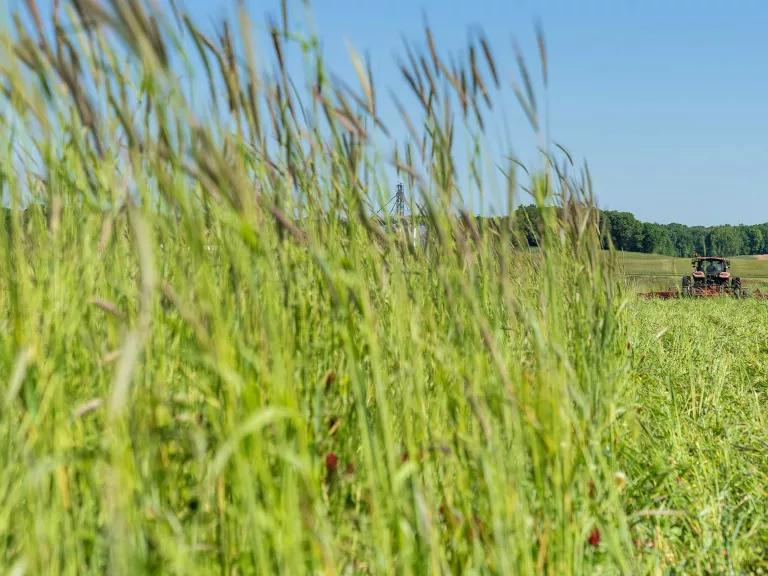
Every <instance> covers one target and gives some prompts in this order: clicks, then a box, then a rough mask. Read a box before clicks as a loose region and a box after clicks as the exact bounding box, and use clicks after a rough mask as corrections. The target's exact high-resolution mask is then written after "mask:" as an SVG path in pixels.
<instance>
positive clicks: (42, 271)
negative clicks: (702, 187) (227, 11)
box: [0, 0, 768, 575]
mask: <svg viewBox="0 0 768 576" xmlns="http://www.w3.org/2000/svg"><path fill="white" fill-rule="evenodd" d="M27 6H28V10H27V13H26V15H25V16H24V17H23V18H21V19H19V20H17V21H16V23H15V25H14V27H13V29H12V30H11V31H10V32H9V33H8V35H7V36H6V37H4V38H3V39H2V42H1V43H0V45H2V47H3V50H4V51H5V52H3V53H2V58H0V61H1V62H2V63H3V67H2V70H1V72H0V76H1V77H2V85H3V87H4V90H3V94H4V96H3V98H4V100H3V101H2V107H3V109H4V111H5V114H4V115H3V123H4V128H5V129H4V130H3V131H2V136H0V138H2V143H3V146H2V151H3V152H2V156H1V157H0V186H2V194H3V197H4V198H5V199H7V201H8V204H9V210H7V211H6V214H5V216H4V218H3V220H2V223H1V225H2V229H1V230H0V381H2V383H3V386H4V388H3V390H2V398H0V402H2V410H3V418H2V420H0V445H2V452H1V454H2V460H1V461H0V534H2V535H3V537H2V538H1V539H0V551H1V552H0V564H2V569H3V572H7V573H10V574H78V575H80V574H102V573H110V574H145V573H146V574H155V573H160V574H273V573H283V574H303V573H313V574H317V573H323V574H390V573H402V574H425V573H431V574H443V573H444V574H451V573H471V574H480V573H483V574H485V573H490V574H548V575H561V574H697V573H698V574H747V573H750V574H761V573H762V574H764V573H766V572H768V560H766V557H767V555H768V526H767V525H766V513H767V512H768V510H767V509H766V508H768V494H766V486H768V459H766V457H765V455H766V450H768V444H767V440H768V439H767V438H766V433H765V430H766V415H765V414H766V412H765V409H764V407H765V404H766V400H767V398H766V395H767V392H768V371H767V369H766V364H765V362H764V358H765V354H766V342H768V322H766V320H765V314H766V311H767V309H766V306H767V305H768V304H766V303H765V302H764V301H758V300H743V301H742V300H738V301H737V300H731V299H715V300H711V301H703V300H702V301H687V300H686V301H664V302H662V301H641V300H638V299H637V297H636V295H635V294H634V292H633V291H632V290H631V289H630V288H629V287H628V286H627V283H626V281H625V279H624V277H623V275H622V272H621V271H622V267H621V262H620V256H619V255H615V254H609V255H608V256H606V255H605V254H604V253H603V252H602V251H601V245H602V244H601V238H600V233H599V231H600V229H601V228H600V222H599V221H598V212H597V211H596V210H595V208H594V196H593V192H592V189H591V181H590V178H589V176H588V174H586V173H585V172H584V171H582V170H580V169H579V168H578V166H573V165H572V164H571V163H570V161H569V157H568V155H567V154H566V155H564V156H560V155H559V154H557V153H555V152H550V150H556V147H555V146H554V145H552V144H551V143H550V142H549V141H548V139H547V138H546V136H544V131H543V130H542V122H541V120H540V118H541V115H540V112H541V109H542V107H543V106H544V104H543V102H544V100H543V99H541V98H540V97H538V96H537V86H538V89H546V85H547V59H546V51H545V48H544V39H543V36H541V35H540V36H539V46H538V47H537V49H538V51H539V65H538V66H537V67H536V68H533V67H531V68H529V67H527V66H525V65H524V64H523V63H522V57H521V58H520V60H519V61H520V65H519V67H518V69H517V70H516V74H517V76H516V77H517V78H518V79H519V80H518V81H519V83H520V86H522V88H519V89H518V92H517V93H518V97H519V100H520V104H521V106H522V107H523V108H524V110H525V111H526V113H527V114H528V116H529V119H530V121H531V124H532V126H533V128H534V131H535V132H536V134H537V135H538V136H539V138H540V140H541V142H542V146H543V150H544V152H545V153H544V154H543V157H542V161H541V165H540V166H539V167H538V168H537V169H536V170H533V167H532V168H531V173H532V174H534V175H533V176H532V177H531V178H530V179H529V180H530V181H528V179H526V180H523V177H524V173H522V172H521V173H518V172H516V171H515V165H516V164H515V163H514V162H513V163H511V164H510V166H509V169H508V170H506V171H504V172H503V179H502V180H501V182H499V183H498V184H499V193H500V194H501V193H503V194H508V195H509V198H510V206H511V205H512V202H511V200H512V199H513V198H514V196H515V195H516V194H520V193H521V192H520V189H522V188H523V187H525V188H526V189H528V190H529V191H530V193H531V194H532V195H533V197H534V199H535V201H536V202H537V203H538V204H539V205H540V206H551V205H555V206H557V207H558V210H545V211H543V212H542V213H543V224H542V230H541V234H540V238H539V245H540V247H541V249H540V251H539V252H538V253H537V254H536V255H535V256H532V255H530V254H528V253H526V252H524V251H521V250H518V249H516V248H515V246H519V245H520V239H519V238H516V237H515V235H514V231H513V230H508V229H478V228H477V227H476V226H475V224H474V221H473V217H472V215H471V214H469V213H468V212H466V211H465V210H463V203H462V201H461V198H460V196H459V195H458V190H459V189H460V186H459V183H458V181H457V163H458V162H459V160H458V157H459V156H460V155H462V154H463V153H464V149H463V148H462V149H461V151H459V150H457V148H458V146H457V145H456V144H455V142H454V139H455V138H457V137H456V134H457V133H461V134H462V135H463V136H462V137H463V138H464V141H465V142H470V143H472V147H471V148H472V150H473V152H472V156H471V158H470V161H471V162H475V163H476V164H475V166H476V167H477V170H478V172H477V174H476V177H477V178H478V179H481V178H483V177H481V174H483V172H482V170H481V168H482V167H483V166H484V165H485V163H484V162H483V159H484V158H486V156H485V155H486V154H488V155H492V152H491V151H487V150H486V148H485V146H486V140H485V138H484V135H485V133H484V131H483V128H484V118H485V119H487V116H488V114H490V106H491V104H492V102H493V100H492V96H493V95H494V94H496V92H495V90H496V87H497V86H498V84H500V83H501V82H502V81H507V80H503V79H504V78H508V77H509V71H502V70H499V69H498V64H497V61H496V59H495V58H494V52H493V50H492V48H491V47H489V46H488V45H487V43H486V42H485V40H484V39H483V37H482V36H472V37H471V39H470V40H469V45H468V47H467V52H466V54H465V55H464V56H462V57H461V58H459V59H458V60H457V59H456V57H455V55H454V57H450V58H448V57H447V56H445V55H442V54H441V52H440V49H439V46H436V44H435V42H434V39H433V38H432V35H431V33H430V32H429V29H428V28H427V30H426V31H425V38H424V39H423V41H420V43H419V44H413V45H411V46H410V56H408V55H406V57H405V60H404V62H405V63H404V64H403V75H404V85H405V86H407V87H409V89H410V90H411V91H412V97H413V99H414V101H415V102H416V103H417V104H416V106H417V108H416V113H413V112H411V113H410V114H408V113H406V112H405V109H402V112H403V118H402V123H403V124H404V125H406V129H405V130H404V133H405V134H406V135H405V136H402V138H403V139H404V142H400V141H396V136H395V134H396V133H395V132H394V130H393V129H391V128H389V127H387V126H386V125H384V124H383V122H382V121H381V119H380V118H379V117H378V115H377V110H379V108H378V105H377V102H378V101H379V99H380V98H384V96H383V95H384V94H386V93H387V87H381V86H378V85H377V84H376V82H375V80H374V76H375V75H374V74H373V73H372V71H371V70H370V67H369V66H367V65H366V63H365V60H364V59H363V58H362V57H360V56H358V55H357V54H356V53H355V52H354V51H352V53H351V59H352V61H353V63H354V66H355V68H356V70H357V73H358V77H359V86H356V87H348V86H340V85H339V84H338V83H336V82H335V81H333V80H332V75H331V74H329V72H328V71H327V70H326V67H325V64H324V62H323V60H322V54H321V52H320V51H319V48H318V45H317V42H313V39H312V37H311V36H304V35H303V34H304V32H302V31H301V30H296V29H293V28H289V26H288V20H289V18H288V16H286V12H287V9H286V6H285V5H283V10H282V15H281V17H279V18H277V19H276V20H275V21H274V22H273V23H272V27H271V28H269V27H268V28H267V32H268V33H267V35H266V36H267V38H266V44H267V46H269V47H270V50H271V55H269V54H266V53H262V52H258V54H259V59H256V57H255V55H256V54H257V52H255V51H254V50H253V49H251V47H252V46H253V44H254V38H253V37H252V36H251V31H252V29H253V26H252V23H250V22H249V21H248V19H247V18H246V17H245V16H243V17H242V18H241V19H240V21H239V22H236V23H232V24H230V25H229V26H227V27H223V28H221V33H220V35H219V36H218V37H212V36H209V35H206V34H205V33H204V32H203V31H201V29H200V28H198V27H197V26H196V24H195V23H194V22H193V21H192V20H190V19H188V18H187V17H185V16H184V15H183V14H180V13H177V14H175V15H173V14H166V15H165V16H162V15H161V14H157V13H155V14H152V13H150V12H149V9H148V8H146V7H145V5H143V4H141V3H139V2H129V3H126V2H121V1H119V0H114V1H112V2H105V3H99V2H95V1H94V0H88V1H85V0H81V1H78V2H75V1H72V2H68V1H66V0H65V1H63V2H62V3H61V6H60V11H59V12H57V13H56V20H55V22H56V26H55V27H54V28H53V29H50V28H49V27H48V26H46V25H45V24H43V21H42V20H43V19H42V17H41V16H40V14H39V12H38V9H37V7H36V6H35V4H34V2H29V3H27ZM195 51H196V52H195ZM190 53H191V54H190ZM289 54H290V55H291V57H292V58H295V57H297V56H298V57H301V58H303V59H304V60H303V61H304V63H305V66H306V70H307V73H306V77H302V78H297V77H292V76H291V75H290V73H289V68H288V66H287V64H286V61H287V59H288V55H289ZM185 62H186V63H187V65H188V68H194V69H196V70H198V72H199V73H201V74H203V75H204V78H205V79H206V81H207V83H208V84H207V85H208V87H209V89H210V91H211V104H212V106H213V109H212V112H211V113H210V114H208V115H204V114H201V113H200V111H199V110H197V109H196V108H195V107H194V106H192V105H191V103H190V101H189V99H188V98H187V96H188V94H186V92H185V91H184V90H183V89H182V88H181V87H180V86H179V82H178V77H177V75H176V73H175V68H174V67H175V66H184V65H185ZM172 63H173V64H172ZM192 63H196V64H197V65H196V66H194V65H193V64H192ZM505 74H506V75H505ZM390 130H391V131H390ZM390 144H391V145H392V149H390V148H387V145H390ZM392 150H395V151H396V152H392ZM390 152H392V153H391V154H390ZM393 167H394V168H393ZM395 169H396V170H398V171H399V174H398V176H399V177H401V178H403V179H404V180H405V181H407V182H409V187H410V188H411V190H412V191H413V195H414V197H416V198H418V199H419V200H420V202H422V204H423V206H424V211H423V215H422V216H421V217H420V220H419V223H420V224H424V225H425V226H426V229H427V235H426V240H425V241H424V242H423V243H422V242H413V241H412V237H411V236H410V235H409V234H407V231H408V226H409V220H407V219H399V218H398V219H392V218H388V217H387V218H383V219H382V218H378V217H375V216H374V214H375V210H374V208H375V206H376V202H375V200H376V198H377V197H379V198H382V199H383V197H384V196H385V195H386V193H385V191H387V190H388V189H389V186H388V182H389V181H390V177H389V176H390V172H388V170H395ZM516 178H520V182H518V181H517V180H516ZM488 182H489V180H488V179H482V182H480V181H478V182H477V184H478V185H481V184H482V185H489V186H490V184H489V183H488ZM410 222H411V223H413V220H411V221H410Z"/></svg>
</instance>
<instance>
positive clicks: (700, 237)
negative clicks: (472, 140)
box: [515, 205, 768, 257]
mask: <svg viewBox="0 0 768 576" xmlns="http://www.w3.org/2000/svg"><path fill="white" fill-rule="evenodd" d="M538 214H539V211H538V208H536V206H533V205H528V206H520V207H518V208H517V210H516V213H515V217H516V218H515V220H516V221H517V225H518V226H520V227H521V228H522V231H523V232H524V234H525V237H526V239H527V241H528V244H529V245H531V246H535V245H536V236H537V235H536V233H535V231H536V230H537V228H538V221H539V215H538ZM601 215H602V216H601V222H602V225H603V231H604V233H605V246H606V247H607V246H608V242H609V239H610V242H611V243H612V244H613V246H614V247H615V248H616V249H618V250H625V251H628V252H644V253H648V254H665V255H667V256H682V257H688V256H692V255H693V254H694V253H696V254H699V255H701V256H738V255H746V254H768V222H766V223H764V224H753V225H741V224H740V225H737V226H732V225H729V224H725V225H721V226H686V225H684V224H655V223H651V222H641V221H639V220H638V219H637V218H635V216H634V215H633V214H631V213H630V212H617V211H614V210H603V211H602V212H601Z"/></svg>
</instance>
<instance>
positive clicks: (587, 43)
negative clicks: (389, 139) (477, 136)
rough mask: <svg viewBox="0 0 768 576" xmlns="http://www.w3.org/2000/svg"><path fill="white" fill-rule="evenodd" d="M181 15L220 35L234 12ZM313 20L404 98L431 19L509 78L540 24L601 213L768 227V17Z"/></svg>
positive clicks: (554, 101) (486, 4)
mask: <svg viewBox="0 0 768 576" xmlns="http://www.w3.org/2000/svg"><path fill="white" fill-rule="evenodd" d="M14 2H15V3H17V4H18V3H19V0H12V3H14ZM245 2H246V4H247V5H248V7H249V9H250V11H251V13H252V14H253V16H254V18H255V19H256V20H257V21H263V20H264V19H263V16H265V15H266V14H268V13H277V12H278V7H279V3H278V2H277V0H275V1H274V2H271V1H266V2H265V1H264V0H259V1H254V0H245ZM181 4H182V5H184V6H186V8H187V9H189V10H190V11H191V12H192V13H193V14H194V15H195V16H196V18H197V19H198V21H199V22H202V23H203V24H204V25H205V26H207V27H208V29H209V30H211V29H213V27H214V26H215V24H216V23H217V22H219V21H220V20H221V19H222V17H223V16H224V15H225V14H227V13H229V14H232V13H233V8H232V7H233V6H234V3H233V2H232V0H184V1H183V2H181ZM312 13H313V15H314V18H315V21H316V23H317V29H318V32H319V33H320V36H321V39H322V43H323V48H324V52H325V54H326V57H327V61H328V64H329V65H330V67H331V68H333V69H334V70H336V71H338V72H339V73H340V75H342V76H343V77H346V78H349V79H350V80H352V79H354V78H355V77H354V72H353V68H352V65H351V64H350V61H349V57H348V53H347V43H351V44H352V45H354V46H355V48H356V49H358V50H359V51H360V52H363V53H365V52H368V53H369V54H370V56H371V59H372V62H373V67H374V71H375V75H376V78H377V83H378V84H379V85H394V86H402V83H401V81H400V80H399V75H398V72H397V68H396V66H395V61H396V55H398V54H402V53H403V52H402V49H401V48H402V40H401V37H402V36H403V35H404V36H405V37H407V38H409V39H413V40H415V41H421V39H422V38H423V33H422V30H423V28H422V25H423V16H422V15H423V14H424V15H426V17H427V19H428V20H429V23H430V25H431V26H432V28H433V30H434V32H435V35H436V37H437V40H438V43H439V45H441V46H442V49H443V51H447V52H451V51H452V52H455V53H457V52H459V51H461V50H462V49H463V48H464V46H465V45H466V38H467V34H468V30H470V29H472V28H482V29H483V30H484V31H485V33H486V34H487V36H488V37H489V39H490V40H491V43H492V44H493V46H494V48H495V53H496V57H497V59H498V60H500V61H501V62H502V66H501V67H502V68H503V69H504V70H505V71H506V73H507V78H509V77H511V74H510V73H511V72H512V71H513V69H514V68H513V63H514V62H513V52H512V50H511V45H512V40H513V39H515V40H517V42H518V44H519V45H520V46H521V47H522V48H523V50H524V51H525V52H527V53H528V55H529V56H530V58H529V60H533V58H532V56H533V55H534V54H535V39H534V22H535V21H536V20H540V21H541V24H542V26H543V29H544V32H545V35H546V38H547V45H548V52H549V60H550V91H549V98H550V105H551V123H550V125H551V133H552V136H553V138H554V139H555V140H556V141H558V142H561V143H563V144H564V145H565V146H566V147H567V148H568V149H569V150H571V152H573V154H574V155H575V156H576V157H578V158H580V159H586V160H587V162H588V163H589V165H590V168H591V170H592V174H593V179H594V182H595V189H596V193H597V196H598V200H599V203H600V204H601V206H602V207H605V208H610V209H620V210H628V211H631V212H633V213H635V214H636V215H637V216H638V218H640V219H643V220H649V221H657V222H682V223H685V224H703V225H709V224H720V223H732V224H736V223H756V222H765V221H768V74H767V73H766V72H768V34H766V32H765V31H766V30H768V3H765V2H761V1H758V0H730V1H714V0H645V1H643V2H640V1H639V0H635V1H630V0H626V1H619V0H615V1H610V0H541V1H539V2H534V1H532V0H507V1H504V0H475V1H468V0H461V1H457V0H415V1H407V0H379V1H377V2H372V1H368V0H315V1H314V2H313V3H312ZM507 83H508V82H507ZM505 98H507V99H508V102H505V103H504V108H505V109H506V110H508V111H510V112H509V118H510V125H511V136H512V138H513V141H514V142H517V143H519V144H520V147H521V148H526V147H528V146H529V144H530V131H529V129H528V128H527V127H526V125H525V123H524V121H523V118H522V116H521V115H520V114H518V113H516V112H512V111H514V110H516V109H517V105H516V103H515V102H514V100H513V98H512V97H511V92H506V93H505Z"/></svg>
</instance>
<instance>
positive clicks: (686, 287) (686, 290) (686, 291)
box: [683, 276, 691, 296]
mask: <svg viewBox="0 0 768 576" xmlns="http://www.w3.org/2000/svg"><path fill="white" fill-rule="evenodd" d="M690 295H691V277H690V276H683V296H690Z"/></svg>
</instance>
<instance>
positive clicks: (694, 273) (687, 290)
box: [683, 256, 741, 297]
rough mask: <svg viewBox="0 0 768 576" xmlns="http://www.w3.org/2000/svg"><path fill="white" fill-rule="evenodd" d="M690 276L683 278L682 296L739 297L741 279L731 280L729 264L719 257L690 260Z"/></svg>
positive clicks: (701, 257) (699, 257)
mask: <svg viewBox="0 0 768 576" xmlns="http://www.w3.org/2000/svg"><path fill="white" fill-rule="evenodd" d="M691 267H692V270H691V275H690V276H683V296H714V295H716V294H731V295H733V296H736V297H739V296H741V278H731V272H730V269H731V262H730V261H729V260H726V259H725V258H721V257H719V256H697V257H696V258H693V259H692V260H691Z"/></svg>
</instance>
